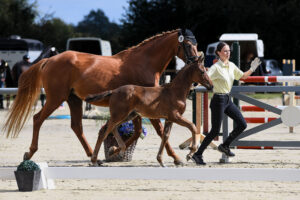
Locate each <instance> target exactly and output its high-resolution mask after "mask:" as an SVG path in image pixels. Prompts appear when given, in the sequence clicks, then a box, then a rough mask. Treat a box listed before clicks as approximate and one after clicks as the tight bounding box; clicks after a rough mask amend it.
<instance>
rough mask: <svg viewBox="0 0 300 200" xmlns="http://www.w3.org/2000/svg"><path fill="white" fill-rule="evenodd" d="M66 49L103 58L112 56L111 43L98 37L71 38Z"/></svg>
mask: <svg viewBox="0 0 300 200" xmlns="http://www.w3.org/2000/svg"><path fill="white" fill-rule="evenodd" d="M66 49H67V50H73V51H80V52H85V53H91V54H96V55H102V56H111V55H112V51H111V45H110V42H109V41H106V40H102V39H101V38H96V37H78V38H69V39H68V41H67V47H66Z"/></svg>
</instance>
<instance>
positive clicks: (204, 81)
mask: <svg viewBox="0 0 300 200" xmlns="http://www.w3.org/2000/svg"><path fill="white" fill-rule="evenodd" d="M203 59H204V58H203V57H199V58H198V60H197V61H196V62H193V63H191V64H190V65H191V66H190V67H191V68H192V69H193V74H192V80H193V82H195V83H200V84H201V85H203V86H204V87H206V88H207V89H208V90H211V89H212V88H213V83H212V81H211V80H210V78H209V77H208V75H207V73H206V70H205V67H204V65H203Z"/></svg>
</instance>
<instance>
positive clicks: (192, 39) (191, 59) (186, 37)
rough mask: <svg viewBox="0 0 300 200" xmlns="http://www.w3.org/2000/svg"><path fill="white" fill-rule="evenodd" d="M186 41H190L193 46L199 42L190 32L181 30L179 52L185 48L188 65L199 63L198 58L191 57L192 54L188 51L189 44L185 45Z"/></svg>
mask: <svg viewBox="0 0 300 200" xmlns="http://www.w3.org/2000/svg"><path fill="white" fill-rule="evenodd" d="M184 40H188V41H190V42H191V43H192V44H193V45H197V40H196V38H195V36H194V35H193V34H192V32H191V31H189V30H187V31H186V30H183V31H182V30H181V29H180V30H179V31H178V42H179V43H180V46H178V52H179V49H180V47H182V48H183V52H184V56H185V60H186V63H187V64H190V63H193V62H196V61H197V58H198V56H192V55H190V52H189V51H188V47H187V44H185V43H184Z"/></svg>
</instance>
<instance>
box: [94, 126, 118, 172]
mask: <svg viewBox="0 0 300 200" xmlns="http://www.w3.org/2000/svg"><path fill="white" fill-rule="evenodd" d="M115 127H116V124H115V123H112V122H111V120H109V121H108V123H107V125H105V126H103V127H102V128H101V129H100V131H99V135H98V139H97V142H96V145H95V148H94V152H93V155H92V157H91V162H92V164H93V165H94V166H97V165H100V164H102V162H101V161H99V162H97V157H98V153H99V150H100V147H101V144H102V142H103V141H104V140H105V138H106V137H107V136H108V134H109V133H110V132H111V131H112V130H113V129H114V128H115Z"/></svg>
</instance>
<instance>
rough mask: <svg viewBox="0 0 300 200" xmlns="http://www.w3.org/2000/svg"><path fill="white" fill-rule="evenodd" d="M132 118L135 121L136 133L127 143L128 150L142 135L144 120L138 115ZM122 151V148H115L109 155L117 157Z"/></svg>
mask: <svg viewBox="0 0 300 200" xmlns="http://www.w3.org/2000/svg"><path fill="white" fill-rule="evenodd" d="M134 117H135V118H134ZM130 118H134V119H132V122H133V125H134V133H133V135H132V136H131V137H130V138H129V139H128V140H126V141H125V145H126V148H128V147H129V146H130V145H131V144H132V143H133V142H134V141H135V140H137V139H138V138H139V137H140V135H141V133H142V118H141V116H139V115H136V116H132V117H130ZM120 151H121V148H120V147H118V148H113V149H111V151H110V153H109V155H110V156H114V155H117V154H118V153H119V152H120Z"/></svg>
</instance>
